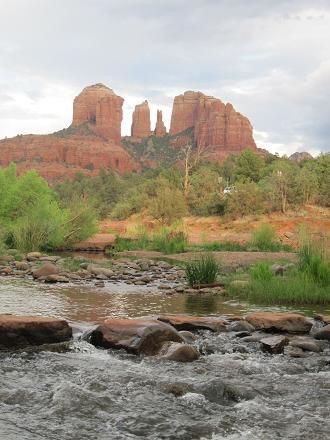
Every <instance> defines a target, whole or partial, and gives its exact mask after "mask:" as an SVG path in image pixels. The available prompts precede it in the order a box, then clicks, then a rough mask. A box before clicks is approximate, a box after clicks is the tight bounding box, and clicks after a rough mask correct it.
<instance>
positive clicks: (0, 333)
mask: <svg viewBox="0 0 330 440" xmlns="http://www.w3.org/2000/svg"><path fill="white" fill-rule="evenodd" d="M71 337H72V329H71V327H70V326H69V324H68V323H67V322H66V321H65V320H64V319H56V318H46V317H43V316H15V315H0V348H18V347H26V346H29V345H42V344H53V343H58V342H64V341H68V340H69V339H70V338H71Z"/></svg>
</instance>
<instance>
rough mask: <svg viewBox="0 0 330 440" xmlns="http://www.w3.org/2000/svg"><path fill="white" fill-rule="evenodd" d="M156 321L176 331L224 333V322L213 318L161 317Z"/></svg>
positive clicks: (188, 316)
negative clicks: (166, 324) (168, 325)
mask: <svg viewBox="0 0 330 440" xmlns="http://www.w3.org/2000/svg"><path fill="white" fill-rule="evenodd" d="M157 319H158V320H159V321H162V322H166V323H168V324H170V325H172V326H173V327H175V328H176V329H177V330H189V331H190V330H211V331H212V332H220V331H226V321H225V320H224V319H221V318H215V317H213V316H190V315H161V316H159V317H158V318H157Z"/></svg>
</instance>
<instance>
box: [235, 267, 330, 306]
mask: <svg viewBox="0 0 330 440" xmlns="http://www.w3.org/2000/svg"><path fill="white" fill-rule="evenodd" d="M229 293H230V294H231V295H235V296H236V295H237V296H239V297H240V298H242V299H244V300H248V301H249V302H252V303H257V304H269V305H307V304H313V305H316V304H319V305H325V304H330V289H329V287H322V286H319V285H317V284H315V283H313V282H312V281H310V280H306V279H305V278H304V277H303V276H301V275H300V274H297V275H295V276H290V277H288V278H285V277H283V278H282V277H272V278H271V279H270V280H268V281H265V280H251V281H250V282H249V284H248V285H247V286H246V287H236V286H232V287H230V285H229Z"/></svg>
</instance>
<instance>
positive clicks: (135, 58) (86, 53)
mask: <svg viewBox="0 0 330 440" xmlns="http://www.w3.org/2000/svg"><path fill="white" fill-rule="evenodd" d="M96 82H103V83H105V84H106V85H108V86H110V87H111V88H113V89H114V91H115V92H116V93H117V94H120V95H121V96H123V97H124V98H125V105H124V121H123V127H122V132H123V134H128V133H129V127H130V122H131V121H130V119H131V112H132V109H133V107H134V105H135V104H137V103H139V102H141V101H142V100H143V99H148V100H149V102H150V103H151V109H152V119H153V120H154V119H155V116H156V108H161V109H163V112H164V116H165V122H166V125H167V126H169V118H170V111H171V105H172V99H173V97H174V96H175V95H177V94H179V93H182V92H183V91H184V90H200V91H202V92H205V93H207V94H212V95H214V96H216V97H219V98H221V99H222V100H223V101H225V102H231V103H232V104H233V105H234V107H235V108H236V109H237V110H238V111H240V112H241V113H243V114H244V115H246V116H247V117H248V118H249V119H250V121H251V122H252V124H253V126H254V130H255V139H256V141H257V143H258V145H259V146H261V147H264V148H267V149H269V150H270V151H272V152H279V153H281V154H283V153H287V154H289V153H292V152H294V151H309V152H311V153H312V154H317V153H319V152H320V151H329V150H330V0H309V1H307V0H276V1H274V0H157V1H156V0H0V138H2V137H5V136H7V137H10V136H14V135H16V134H18V133H49V132H53V131H55V130H58V129H61V128H63V127H65V126H68V125H69V124H70V122H71V117H72V100H73V98H74V96H75V95H77V94H78V93H79V92H80V90H81V89H82V88H83V87H85V86H86V85H89V84H94V83H96Z"/></svg>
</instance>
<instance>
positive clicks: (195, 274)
mask: <svg viewBox="0 0 330 440" xmlns="http://www.w3.org/2000/svg"><path fill="white" fill-rule="evenodd" d="M185 272H186V277H187V280H188V283H189V285H190V286H191V287H198V286H200V285H201V284H212V283H214V282H215V280H216V278H217V275H218V274H219V266H218V264H217V262H216V260H215V258H214V256H213V255H211V254H207V255H203V256H202V257H201V258H199V259H198V260H196V261H189V262H188V263H186V267H185Z"/></svg>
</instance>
